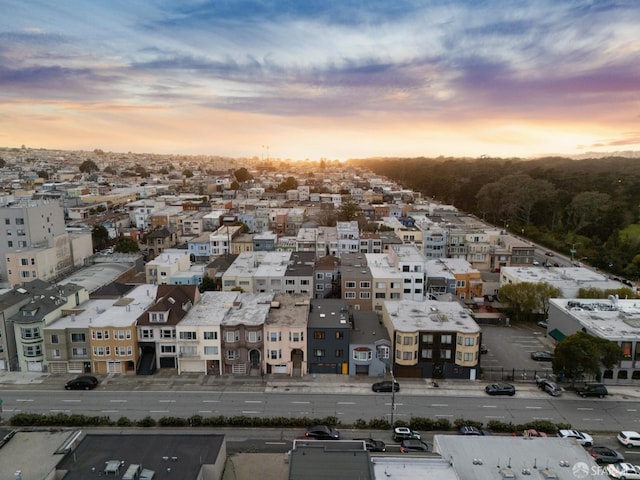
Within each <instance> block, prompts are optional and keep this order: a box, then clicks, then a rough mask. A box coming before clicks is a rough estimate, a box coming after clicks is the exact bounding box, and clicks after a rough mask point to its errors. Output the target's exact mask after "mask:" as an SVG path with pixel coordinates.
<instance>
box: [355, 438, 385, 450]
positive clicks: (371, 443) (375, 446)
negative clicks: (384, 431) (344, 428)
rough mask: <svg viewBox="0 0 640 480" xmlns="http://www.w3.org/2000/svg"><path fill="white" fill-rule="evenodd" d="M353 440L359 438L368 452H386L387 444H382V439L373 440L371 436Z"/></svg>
mask: <svg viewBox="0 0 640 480" xmlns="http://www.w3.org/2000/svg"><path fill="white" fill-rule="evenodd" d="M354 440H359V441H363V442H364V446H365V447H366V449H367V450H369V451H370V452H386V451H387V446H386V445H385V444H384V442H383V441H382V440H374V439H373V438H355V439H354Z"/></svg>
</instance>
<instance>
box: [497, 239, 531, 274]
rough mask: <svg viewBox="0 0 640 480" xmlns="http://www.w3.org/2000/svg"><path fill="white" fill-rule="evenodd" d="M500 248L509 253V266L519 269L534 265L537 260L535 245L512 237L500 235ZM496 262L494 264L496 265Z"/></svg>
mask: <svg viewBox="0 0 640 480" xmlns="http://www.w3.org/2000/svg"><path fill="white" fill-rule="evenodd" d="M499 238H500V241H499V244H500V246H503V247H504V249H505V250H506V251H507V252H509V266H512V267H518V266H526V265H531V264H533V261H534V260H535V250H536V249H535V245H533V244H531V243H530V242H525V241H524V240H521V239H519V238H517V237H514V236H512V235H500V237H499ZM495 263H496V262H495V261H494V262H492V264H495Z"/></svg>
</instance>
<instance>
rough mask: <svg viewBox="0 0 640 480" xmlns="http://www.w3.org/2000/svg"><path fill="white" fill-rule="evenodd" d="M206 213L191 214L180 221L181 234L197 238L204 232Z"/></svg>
mask: <svg viewBox="0 0 640 480" xmlns="http://www.w3.org/2000/svg"><path fill="white" fill-rule="evenodd" d="M207 213H208V212H202V211H196V212H191V213H190V214H189V215H188V216H187V217H186V218H184V219H183V221H182V234H183V235H185V236H191V237H193V236H199V235H202V234H203V232H204V231H205V230H204V216H205V215H206V214H207Z"/></svg>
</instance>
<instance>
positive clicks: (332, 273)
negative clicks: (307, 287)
mask: <svg viewBox="0 0 640 480" xmlns="http://www.w3.org/2000/svg"><path fill="white" fill-rule="evenodd" d="M337 297H340V259H339V258H338V257H334V256H333V255H325V256H323V257H321V258H319V259H318V260H316V263H315V267H314V274H313V298H316V299H319V298H337Z"/></svg>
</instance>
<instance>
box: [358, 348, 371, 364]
mask: <svg viewBox="0 0 640 480" xmlns="http://www.w3.org/2000/svg"><path fill="white" fill-rule="evenodd" d="M372 356H373V355H372V353H371V350H368V349H367V350H354V351H353V359H354V360H358V361H360V362H364V361H367V360H371V358H372Z"/></svg>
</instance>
